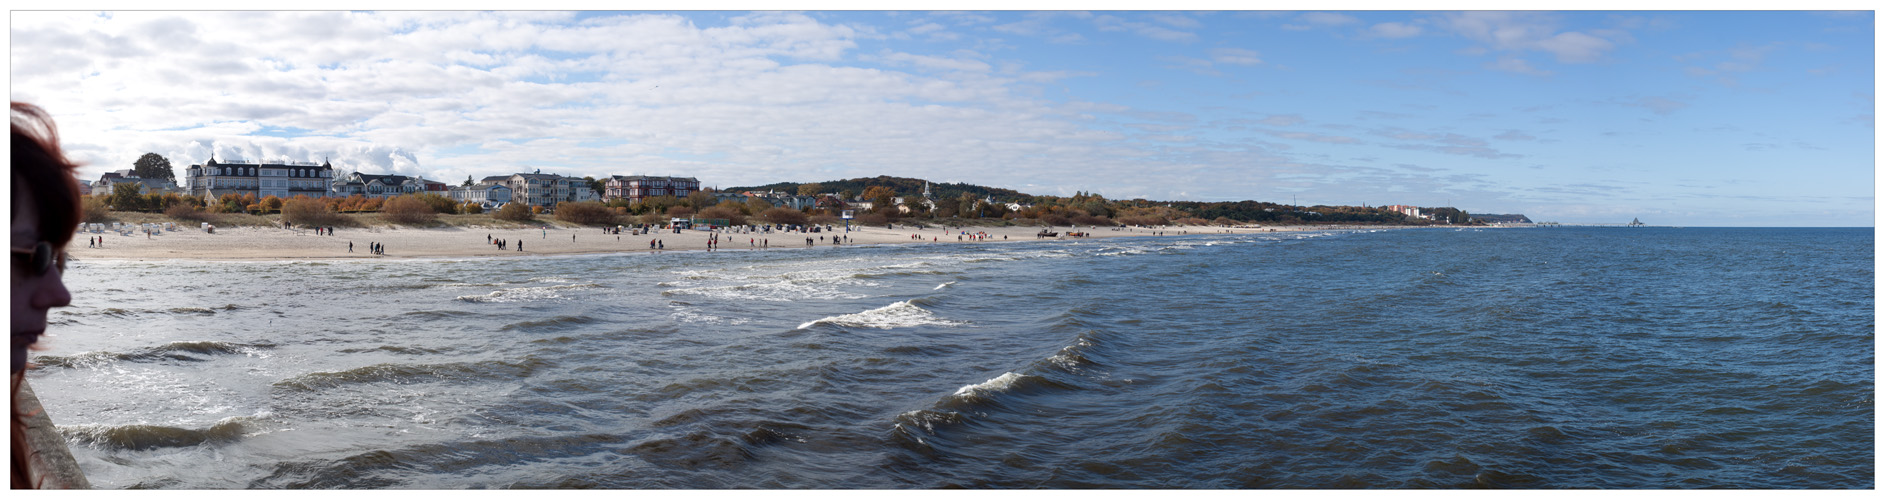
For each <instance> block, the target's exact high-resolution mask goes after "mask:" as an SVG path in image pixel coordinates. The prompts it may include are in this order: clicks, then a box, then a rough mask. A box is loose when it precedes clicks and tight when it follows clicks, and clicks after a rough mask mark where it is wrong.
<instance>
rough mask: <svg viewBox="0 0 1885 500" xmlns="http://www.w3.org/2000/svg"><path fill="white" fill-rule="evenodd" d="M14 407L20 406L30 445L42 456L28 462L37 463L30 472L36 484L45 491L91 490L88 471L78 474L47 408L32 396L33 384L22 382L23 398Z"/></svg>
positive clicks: (27, 440) (16, 400)
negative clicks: (87, 478) (86, 476)
mask: <svg viewBox="0 0 1885 500" xmlns="http://www.w3.org/2000/svg"><path fill="white" fill-rule="evenodd" d="M14 404H15V405H17V406H15V407H14V408H13V411H16V412H20V413H21V414H22V415H24V416H25V417H24V418H22V420H24V421H25V422H26V443H27V445H28V446H30V447H31V449H33V450H35V451H38V452H39V454H38V455H37V456H36V457H34V458H29V460H33V462H34V463H33V464H32V467H31V468H29V469H28V470H30V471H31V473H32V475H33V482H34V483H36V484H39V485H40V487H42V488H45V489H61V490H89V489H91V488H92V483H91V482H90V481H87V480H85V471H82V470H79V463H78V461H77V460H75V459H73V458H72V450H70V449H67V448H66V444H65V436H62V435H60V434H59V429H58V428H56V427H54V426H53V425H52V417H50V416H48V415H46V408H45V407H43V406H40V404H39V396H37V395H35V394H33V386H32V384H29V383H27V382H26V381H24V380H21V381H20V394H19V397H18V398H17V399H15V400H14Z"/></svg>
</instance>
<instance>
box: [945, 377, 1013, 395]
mask: <svg viewBox="0 0 1885 500" xmlns="http://www.w3.org/2000/svg"><path fill="white" fill-rule="evenodd" d="M1020 380H1021V374H1019V373H1015V372H1007V373H1003V374H1001V376H999V377H995V378H991V379H988V381H987V382H982V383H980V384H969V385H965V386H962V388H961V389H956V396H969V395H973V394H977V393H980V394H983V395H987V394H989V393H994V392H1001V391H1006V390H1008V388H1009V387H1014V383H1015V382H1017V381H1020Z"/></svg>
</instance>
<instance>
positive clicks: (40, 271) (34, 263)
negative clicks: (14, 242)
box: [13, 241, 61, 276]
mask: <svg viewBox="0 0 1885 500" xmlns="http://www.w3.org/2000/svg"><path fill="white" fill-rule="evenodd" d="M22 256H24V257H23V258H25V259H26V266H27V267H26V269H27V270H30V271H32V272H33V275H34V276H45V275H46V273H47V272H50V271H52V265H53V264H60V263H61V262H59V260H60V259H59V258H58V257H59V256H58V255H56V254H54V253H52V244H51V243H47V242H44V241H41V242H39V244H38V245H33V248H30V249H28V248H15V249H13V257H14V258H16V259H18V258H22Z"/></svg>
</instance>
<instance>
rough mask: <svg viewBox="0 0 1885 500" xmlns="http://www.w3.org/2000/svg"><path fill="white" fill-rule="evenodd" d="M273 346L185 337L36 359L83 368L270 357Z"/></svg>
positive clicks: (49, 364)
mask: <svg viewBox="0 0 1885 500" xmlns="http://www.w3.org/2000/svg"><path fill="white" fill-rule="evenodd" d="M274 347H275V346H274V344H239V343H234V342H217V341H212V340H184V341H177V342H171V343H168V344H164V345H160V346H156V347H149V348H144V349H138V350H135V351H131V352H111V351H92V352H81V353H78V354H72V355H69V356H35V357H33V362H34V363H37V364H39V365H40V366H46V367H58V368H81V367H91V366H100V365H105V364H110V363H113V362H117V361H138V362H143V361H209V358H210V357H211V356H218V355H227V354H240V355H244V356H255V357H268V356H269V354H268V350H269V349H272V348H274Z"/></svg>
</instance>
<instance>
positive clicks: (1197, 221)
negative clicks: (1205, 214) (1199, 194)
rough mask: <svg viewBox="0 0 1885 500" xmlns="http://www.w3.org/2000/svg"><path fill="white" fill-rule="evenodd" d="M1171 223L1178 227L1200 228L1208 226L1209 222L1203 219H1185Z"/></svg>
mask: <svg viewBox="0 0 1885 500" xmlns="http://www.w3.org/2000/svg"><path fill="white" fill-rule="evenodd" d="M1172 223H1173V224H1177V225H1180V226H1202V225H1205V224H1209V223H1210V221H1206V220H1204V219H1200V218H1197V217H1186V218H1183V219H1178V220H1175V221H1172Z"/></svg>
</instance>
